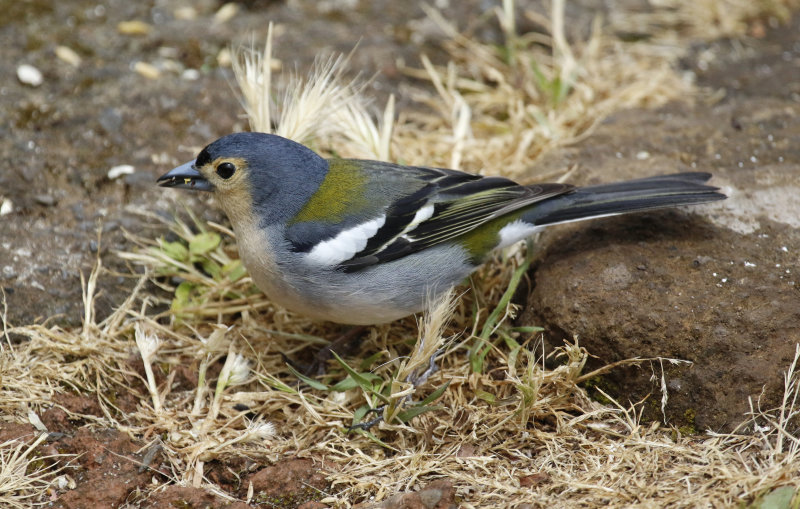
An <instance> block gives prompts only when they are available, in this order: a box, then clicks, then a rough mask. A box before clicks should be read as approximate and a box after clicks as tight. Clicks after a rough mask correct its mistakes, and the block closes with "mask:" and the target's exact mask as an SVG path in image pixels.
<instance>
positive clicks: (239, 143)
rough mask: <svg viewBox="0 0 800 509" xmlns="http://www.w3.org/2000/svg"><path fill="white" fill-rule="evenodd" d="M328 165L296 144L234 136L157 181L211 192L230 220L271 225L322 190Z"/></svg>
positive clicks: (257, 135) (251, 135) (279, 139)
mask: <svg viewBox="0 0 800 509" xmlns="http://www.w3.org/2000/svg"><path fill="white" fill-rule="evenodd" d="M327 171H328V162H327V161H326V160H325V159H323V158H322V157H320V156H318V155H317V154H316V153H315V152H314V151H312V150H311V149H309V148H307V147H305V146H303V145H300V144H299V143H296V142H294V141H292V140H288V139H286V138H282V137H280V136H276V135H274V134H265V133H251V132H244V133H235V134H229V135H228V136H224V137H222V138H220V139H218V140H216V141H215V142H213V143H211V144H210V145H208V146H207V147H206V148H204V149H203V150H202V151H200V154H199V155H198V156H197V159H195V160H194V161H190V162H188V163H186V164H182V165H181V166H178V167H177V168H174V169H173V170H171V171H169V172H167V173H165V174H164V175H162V176H161V177H159V179H158V185H160V186H162V187H176V188H182V189H194V190H198V191H212V192H214V194H215V195H216V198H217V200H218V201H219V203H220V205H221V206H222V208H223V210H224V211H225V212H226V213H227V214H228V217H229V219H230V220H231V222H232V223H233V224H234V227H235V226H236V222H237V221H239V220H252V219H253V218H252V215H253V214H256V215H257V217H258V223H260V224H270V223H275V222H281V221H285V220H286V219H287V218H290V217H293V216H294V214H297V212H298V211H299V210H300V208H302V206H303V205H304V204H305V203H306V201H308V198H309V197H310V196H311V195H312V194H313V193H314V192H315V191H316V190H317V188H319V185H320V184H321V183H322V181H323V180H324V178H325V174H326V173H327Z"/></svg>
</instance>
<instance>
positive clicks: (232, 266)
mask: <svg viewBox="0 0 800 509" xmlns="http://www.w3.org/2000/svg"><path fill="white" fill-rule="evenodd" d="M222 273H223V274H227V275H228V280H229V281H230V282H231V283H235V282H236V281H239V280H240V279H242V278H243V277H244V276H246V275H247V269H245V268H244V265H242V261H241V260H233V261H232V262H230V263H226V264H225V265H223V266H222Z"/></svg>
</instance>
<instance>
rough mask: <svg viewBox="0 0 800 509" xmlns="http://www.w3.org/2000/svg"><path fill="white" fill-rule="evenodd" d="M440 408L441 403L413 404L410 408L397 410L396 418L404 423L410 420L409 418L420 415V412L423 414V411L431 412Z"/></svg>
mask: <svg viewBox="0 0 800 509" xmlns="http://www.w3.org/2000/svg"><path fill="white" fill-rule="evenodd" d="M442 408H444V407H443V406H441V405H435V406H425V405H420V406H413V407H411V408H408V409H406V410H402V411H400V412H398V414H397V418H398V419H399V420H400V422H403V423H406V422H408V421H410V420H411V419H413V418H414V417H416V416H418V415H421V414H424V413H425V412H433V411H435V410H441V409H442Z"/></svg>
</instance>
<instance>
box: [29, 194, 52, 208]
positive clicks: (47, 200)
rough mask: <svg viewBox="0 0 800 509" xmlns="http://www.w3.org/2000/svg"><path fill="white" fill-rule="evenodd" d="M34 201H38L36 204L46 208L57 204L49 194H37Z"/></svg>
mask: <svg viewBox="0 0 800 509" xmlns="http://www.w3.org/2000/svg"><path fill="white" fill-rule="evenodd" d="M34 199H35V200H36V203H38V204H39V205H44V206H45V207H52V206H53V205H55V204H56V199H55V198H53V196H52V195H49V194H37V195H36V196H35V197H34Z"/></svg>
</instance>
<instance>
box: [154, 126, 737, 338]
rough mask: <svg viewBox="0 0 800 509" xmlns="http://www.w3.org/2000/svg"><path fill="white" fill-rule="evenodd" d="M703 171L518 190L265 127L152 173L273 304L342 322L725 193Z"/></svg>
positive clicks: (412, 303) (382, 315) (375, 315)
mask: <svg viewBox="0 0 800 509" xmlns="http://www.w3.org/2000/svg"><path fill="white" fill-rule="evenodd" d="M710 178H711V174H709V173H704V172H684V173H675V174H670V175H663V176H654V177H648V178H640V179H636V180H629V181H624V182H617V183H611V184H600V185H592V186H586V187H576V186H573V185H570V184H565V183H542V184H532V185H521V184H518V183H516V182H514V181H513V180H510V179H507V178H504V177H497V176H481V175H475V174H471V173H466V172H462V171H458V170H452V169H442V168H431V167H421V166H404V165H400V164H394V163H390V162H383V161H370V160H361V159H345V158H330V159H326V158H323V157H322V156H320V155H318V154H317V153H316V152H314V151H313V150H311V149H310V148H308V147H306V146H304V145H302V144H300V143H297V142H295V141H292V140H289V139H287V138H283V137H280V136H277V135H274V134H267V133H259V132H239V133H233V134H229V135H227V136H223V137H221V138H219V139H217V140H216V141H214V142H212V143H210V144H209V145H208V146H206V147H205V148H204V149H202V150H201V151H200V153H199V154H198V155H197V157H196V159H195V160H193V161H189V162H187V163H185V164H182V165H180V166H178V167H176V168H174V169H172V170H171V171H169V172H167V173H165V174H164V175H162V176H161V177H159V178H158V180H157V183H158V185H160V186H162V187H172V188H182V189H192V190H198V191H210V192H213V193H214V195H215V199H216V202H217V203H218V204H219V205H220V207H221V208H222V210H223V211H224V212H225V214H226V215H227V216H228V219H229V220H230V223H231V225H232V227H233V230H234V232H235V235H236V242H237V245H238V249H239V255H240V258H241V260H242V262H243V264H244V266H245V268H246V269H247V271H248V272H249V274H250V275H251V277H252V279H253V282H254V283H255V285H256V286H257V287H258V288H259V289H261V290H262V291H263V292H264V293H265V294H266V295H267V296H268V298H269V299H271V300H272V301H273V302H274V303H276V304H278V305H280V306H282V307H284V308H286V309H289V310H291V311H295V312H298V313H301V314H303V315H305V316H307V317H309V318H312V319H315V320H322V321H330V322H336V323H341V324H347V325H356V326H358V325H374V324H381V323H387V322H392V321H395V320H397V319H400V318H403V317H406V316H409V315H412V314H415V313H417V312H420V311H422V310H423V309H425V307H426V305H428V304H429V303H430V302H432V299H435V298H436V297H437V296H438V295H440V294H442V293H443V292H446V291H448V290H449V289H450V288H452V287H453V286H455V285H457V284H459V283H461V282H462V281H464V280H465V279H466V277H467V276H469V275H470V274H471V273H472V272H473V271H475V270H476V269H477V268H478V267H480V266H481V265H482V264H483V263H485V262H486V261H487V260H488V259H489V258H490V257H491V255H492V252H493V251H495V250H497V249H501V248H503V247H506V246H509V245H511V244H514V243H516V242H518V241H520V240H523V239H525V238H527V237H530V236H531V235H533V234H534V233H536V232H538V231H540V230H541V229H542V228H543V227H546V226H549V225H553V224H559V223H567V222H572V221H578V220H583V219H590V218H597V217H604V216H613V215H617V214H625V213H629V212H637V211H645V210H651V209H658V208H664V207H675V206H682V205H691V204H698V203H705V202H712V201H716V200H722V199H725V198H726V196H725V195H724V194H722V193H720V192H718V191H719V189H718V188H717V187H713V186H710V185H707V184H706V182H707V181H708V180H709V179H710Z"/></svg>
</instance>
